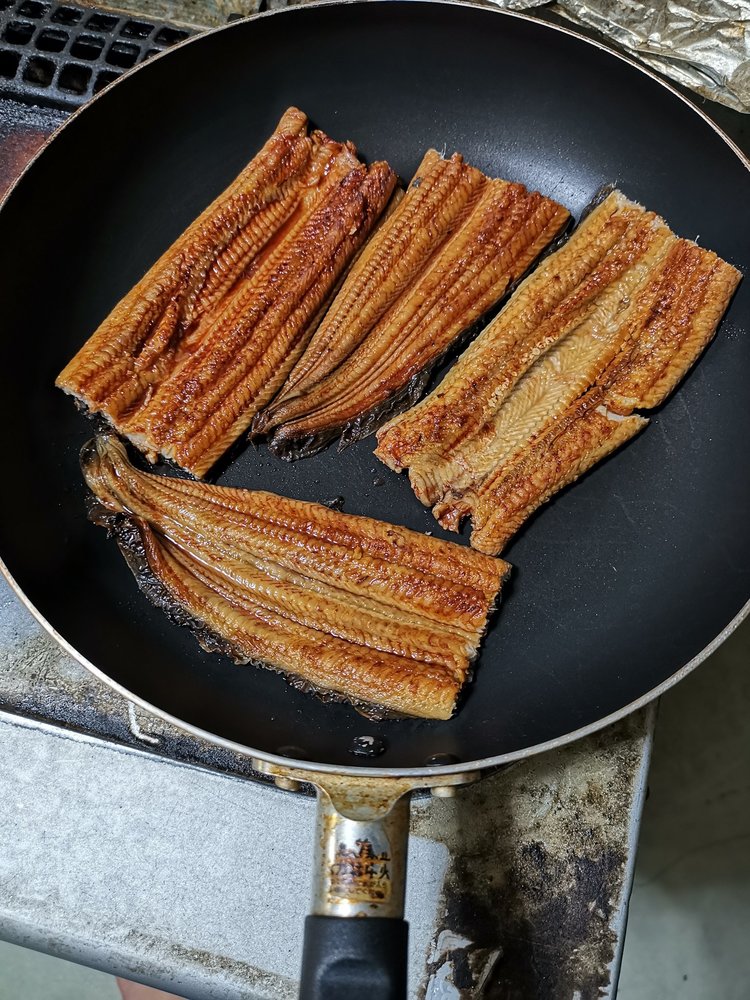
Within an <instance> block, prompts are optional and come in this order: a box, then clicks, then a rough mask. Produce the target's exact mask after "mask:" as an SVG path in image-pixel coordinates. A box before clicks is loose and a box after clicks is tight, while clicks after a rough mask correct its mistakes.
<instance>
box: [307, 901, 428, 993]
mask: <svg viewBox="0 0 750 1000" xmlns="http://www.w3.org/2000/svg"><path fill="white" fill-rule="evenodd" d="M408 941H409V925H408V924H407V922H406V921H405V920H400V919H398V918H393V917H316V916H312V917H307V919H306V920H305V943H304V948H303V952H302V981H301V983H300V994H299V995H300V1000H358V998H360V997H362V996H365V997H366V998H367V1000H406V958H407V946H408Z"/></svg>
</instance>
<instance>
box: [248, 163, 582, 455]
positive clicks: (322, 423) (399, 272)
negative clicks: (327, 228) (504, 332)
mask: <svg viewBox="0 0 750 1000" xmlns="http://www.w3.org/2000/svg"><path fill="white" fill-rule="evenodd" d="M568 218H569V216H568V212H567V211H566V209H564V208H563V207H562V206H561V205H558V204H557V202H554V201H552V200H550V199H549V198H544V197H543V196H542V195H540V194H538V193H537V192H529V191H527V190H526V188H525V187H524V186H523V185H522V184H512V183H510V182H508V181H504V180H497V179H491V178H488V177H486V176H485V175H484V174H483V173H482V172H481V171H479V170H477V169H476V168H474V167H471V166H469V165H468V164H466V163H464V161H463V158H462V157H461V156H460V155H459V154H457V153H456V154H454V155H453V156H452V157H451V158H450V159H443V158H442V157H441V156H440V155H439V154H438V153H436V152H435V151H434V150H430V151H429V152H428V153H427V154H426V155H425V157H424V159H423V161H422V164H421V165H420V167H419V169H418V171H417V174H416V176H415V177H414V179H413V180H412V182H411V184H410V185H409V188H408V190H407V192H406V195H405V196H404V198H403V199H402V200H401V202H400V203H399V205H398V206H397V208H396V209H395V210H394V211H393V213H392V214H391V216H390V217H389V218H388V219H387V220H386V222H384V223H383V225H382V226H381V227H380V229H379V230H378V232H377V233H376V234H375V235H374V236H373V237H372V239H371V240H370V242H369V243H368V245H367V247H366V248H365V250H364V252H363V253H362V255H361V256H360V258H359V259H358V261H357V262H356V263H355V264H354V266H353V267H352V268H351V270H350V272H349V274H348V275H347V277H346V280H345V281H344V283H343V286H342V288H341V290H340V291H339V292H338V294H337V296H336V298H335V300H334V302H333V304H332V305H331V307H330V308H329V310H328V312H327V313H326V315H325V317H324V318H323V320H322V321H321V323H320V325H319V326H318V328H317V330H316V332H315V334H314V335H313V337H312V339H311V340H310V343H309V344H308V346H307V348H306V350H305V352H304V353H303V354H302V356H301V358H300V359H299V361H298V362H297V364H296V365H295V367H294V369H293V370H292V372H291V374H290V376H289V378H288V379H287V382H286V384H285V385H284V386H283V387H282V389H281V392H280V393H279V395H278V396H277V398H276V399H275V400H274V401H273V403H272V404H271V405H270V406H269V407H268V408H267V409H266V410H265V411H263V412H262V413H260V414H259V415H258V417H256V419H255V422H254V425H253V430H254V431H255V432H256V433H269V432H271V433H272V434H273V436H272V438H271V442H270V446H271V448H272V450H273V451H275V452H276V453H277V454H279V455H281V456H282V457H284V458H299V457H302V456H305V455H310V454H313V453H314V452H315V451H318V450H319V449H320V448H321V447H323V446H324V445H325V444H326V443H327V442H328V441H330V440H331V439H332V438H333V437H335V436H337V435H338V434H339V433H341V432H342V431H343V434H344V440H345V441H349V440H355V439H356V438H357V437H361V436H364V435H365V434H367V433H369V432H370V431H371V430H373V429H374V427H376V426H377V425H378V423H379V422H382V420H384V419H385V418H386V417H387V416H388V414H389V413H392V412H393V411H394V410H395V409H397V408H398V407H399V406H402V405H403V404H404V402H405V401H406V402H409V401H410V402H413V401H414V398H418V396H419V394H420V393H421V390H422V388H423V384H424V382H423V380H424V378H425V377H426V375H427V374H429V371H430V370H431V368H432V366H433V365H434V364H435V363H436V362H437V360H438V359H439V358H440V357H441V356H442V355H443V354H444V353H445V352H446V350H447V349H448V348H449V347H450V345H451V344H452V343H453V342H454V341H455V340H456V338H457V337H458V336H459V335H460V334H461V333H462V332H463V331H465V330H466V329H467V328H468V327H470V326H471V324H472V323H474V322H475V321H476V320H477V319H478V318H479V317H480V316H481V315H482V314H483V313H485V312H486V311H487V310H488V309H489V308H490V307H491V306H492V305H494V304H495V303H496V302H497V301H498V300H499V299H500V298H501V297H502V296H503V294H504V293H505V292H506V291H507V289H508V287H509V286H510V285H511V284H512V283H513V282H514V281H516V280H517V279H518V278H520V277H521V275H523V274H524V273H525V272H526V271H527V270H528V268H529V267H530V265H531V264H532V262H533V261H534V260H535V259H536V257H537V256H538V255H539V253H540V252H541V251H542V250H543V249H544V248H545V247H546V246H547V245H548V244H549V243H550V241H551V240H552V239H553V238H554V237H555V236H556V235H557V234H558V233H559V232H560V230H561V229H562V228H563V227H564V226H565V224H566V223H567V221H568Z"/></svg>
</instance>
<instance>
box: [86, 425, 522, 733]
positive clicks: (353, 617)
mask: <svg viewBox="0 0 750 1000" xmlns="http://www.w3.org/2000/svg"><path fill="white" fill-rule="evenodd" d="M81 465H82V468H83V473H84V476H85V478H86V482H87V484H88V486H89V488H90V489H91V491H92V493H93V494H94V496H95V497H96V501H98V502H96V503H94V505H93V509H92V514H91V516H92V519H93V520H95V521H96V522H97V523H99V524H103V525H105V526H107V527H108V528H110V529H111V530H112V531H113V532H114V533H115V535H116V537H117V540H118V542H119V544H120V547H121V549H122V551H123V554H124V555H125V558H126V559H127V561H128V563H129V564H130V567H131V569H132V570H133V572H134V574H135V576H136V579H137V580H138V583H139V585H140V587H141V589H142V590H143V591H144V592H145V593H146V594H147V595H148V596H149V598H151V600H153V601H154V603H156V604H157V605H159V606H160V607H162V608H164V609H166V610H167V611H168V612H170V613H171V615H172V617H173V618H177V620H179V621H180V622H181V623H183V624H189V625H191V626H192V628H193V629H194V631H195V632H196V634H197V636H198V639H199V641H200V642H201V644H202V645H203V646H204V647H205V648H207V649H211V650H220V651H222V652H224V653H228V654H229V655H231V656H233V657H234V658H235V659H236V660H237V661H238V662H244V663H247V662H248V661H253V662H255V663H258V664H260V665H263V666H267V667H271V668H272V669H275V670H279V671H281V672H283V673H284V674H286V675H287V676H288V677H289V679H290V680H291V681H292V683H295V684H297V685H299V686H304V687H306V688H313V689H314V690H316V691H318V692H320V693H323V694H324V695H326V696H328V697H335V698H337V699H344V700H348V701H352V702H354V703H366V704H368V705H375V706H378V707H380V708H385V709H386V710H389V711H391V712H397V713H401V714H405V715H413V716H421V717H424V718H431V719H447V718H449V717H450V715H451V714H452V712H453V710H454V707H455V703H456V698H457V696H458V693H459V691H460V690H461V687H462V685H463V684H464V682H465V681H466V680H467V677H468V673H469V668H470V664H471V662H472V661H473V659H474V658H475V656H476V653H477V647H478V645H479V641H480V639H481V637H482V634H483V632H484V629H485V626H486V623H487V617H488V615H489V613H490V611H491V610H492V608H493V606H494V603H495V600H496V598H497V596H498V593H499V589H500V586H501V584H502V582H503V580H504V579H505V577H506V575H507V573H508V571H509V569H510V567H509V566H508V564H507V563H505V562H503V561H502V560H499V559H492V558H489V557H488V556H483V555H480V554H479V553H477V552H473V551H472V550H471V549H469V548H466V547H464V546H458V545H454V544H453V543H452V542H443V541H440V540H439V539H436V538H428V537H427V536H425V535H421V534H419V533H417V532H414V531H409V530H408V529H406V528H399V527H395V526H394V525H391V524H384V523H383V522H381V521H375V520H372V519H371V518H368V517H356V516H354V515H351V514H341V513H339V512H337V511H332V510H329V509H328V508H327V507H323V506H320V505H318V504H314V503H304V502H302V501H299V500H289V499H287V498H285V497H281V496H276V495H275V494H273V493H261V492H255V491H250V490H241V489H229V488H226V487H220V486H211V485H208V484H206V483H200V482H195V481H194V480H187V479H173V478H166V477H163V476H157V475H154V474H153V473H147V472H141V471H139V470H137V469H135V468H134V467H133V466H132V465H131V464H130V462H129V461H128V458H127V455H126V453H125V449H124V446H123V445H122V444H121V443H120V442H119V441H117V440H116V439H115V438H114V437H113V436H106V437H99V438H96V439H95V440H94V441H91V442H89V443H88V444H87V445H86V446H85V447H84V449H83V451H82V453H81Z"/></svg>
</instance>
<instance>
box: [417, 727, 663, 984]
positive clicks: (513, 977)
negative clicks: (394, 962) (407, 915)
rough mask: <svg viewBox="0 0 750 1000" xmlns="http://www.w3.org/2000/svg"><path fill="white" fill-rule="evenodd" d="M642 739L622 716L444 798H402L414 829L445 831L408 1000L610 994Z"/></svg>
mask: <svg viewBox="0 0 750 1000" xmlns="http://www.w3.org/2000/svg"><path fill="white" fill-rule="evenodd" d="M642 732H643V721H642V720H639V719H638V717H637V716H636V717H635V718H634V719H626V720H624V721H623V722H622V723H619V724H618V725H617V726H615V727H612V728H611V729H610V730H609V731H606V732H605V734H604V735H601V734H596V735H594V736H592V737H589V738H587V739H585V740H582V741H580V742H579V743H577V744H574V745H572V746H570V747H564V748H562V749H560V750H556V751H552V752H550V753H547V754H544V755H542V756H540V757H538V758H537V759H536V760H532V761H526V762H524V763H523V765H514V766H511V767H508V768H505V769H503V770H500V771H497V772H495V774H492V775H490V776H488V777H486V778H485V779H484V780H483V781H482V782H480V783H478V784H476V785H473V786H469V787H467V788H462V789H459V791H458V795H457V797H456V798H455V799H453V800H433V801H432V803H430V805H429V809H428V808H427V806H426V805H425V804H424V803H420V802H419V801H417V802H415V803H414V805H413V808H412V813H413V832H414V833H415V834H418V835H419V834H421V835H422V836H427V837H429V836H430V835H431V834H430V831H431V830H435V831H437V830H440V831H442V837H443V839H446V835H445V831H447V830H451V831H452V833H451V836H450V842H449V856H450V859H451V860H450V866H449V869H448V872H447V874H446V877H445V879H444V881H443V887H442V898H441V903H440V906H441V909H442V912H441V914H440V916H439V918H438V919H437V921H436V923H435V931H434V933H433V937H432V940H431V942H430V946H429V948H428V951H427V954H426V956H425V957H426V972H425V975H424V977H423V981H422V984H421V986H420V991H419V993H418V997H419V1000H475V998H477V997H480V996H481V997H482V998H484V1000H571V998H573V997H576V998H579V1000H599V998H601V997H603V996H609V995H611V993H610V991H611V987H612V966H613V963H614V962H615V960H616V952H617V945H618V939H619V937H620V936H621V934H622V927H621V926H619V924H620V923H621V922H622V921H623V919H624V909H625V903H624V898H623V895H624V893H626V892H627V880H626V869H627V856H628V850H629V849H630V848H632V845H629V827H628V824H629V821H630V817H631V811H630V808H629V806H630V804H631V803H632V798H633V795H634V794H635V791H636V789H635V786H636V783H637V780H638V778H637V774H638V766H637V760H638V758H639V756H640V754H641V753H642V750H643V746H642V743H641V741H640V740H639V739H638V735H639V734H642ZM613 747H614V748H615V752H614V753H613V752H612V749H613ZM607 748H609V752H607ZM478 814H481V815H482V817H483V821H482V823H481V824H479V823H476V822H475V821H474V820H473V817H474V816H476V815H478ZM488 831H492V833H491V835H489V836H488ZM433 836H436V834H433Z"/></svg>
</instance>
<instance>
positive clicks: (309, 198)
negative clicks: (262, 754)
mask: <svg viewBox="0 0 750 1000" xmlns="http://www.w3.org/2000/svg"><path fill="white" fill-rule="evenodd" d="M307 125H308V123H307V118H306V116H305V115H304V114H303V113H302V112H301V111H299V110H297V109H296V108H290V109H289V110H288V111H286V112H285V114H284V115H283V117H282V118H281V121H280V122H279V125H278V127H277V129H276V131H275V132H274V133H273V135H272V136H271V137H270V139H269V140H268V142H266V144H265V146H264V147H263V148H262V150H261V151H260V152H259V153H258V155H257V156H256V157H255V158H254V159H253V160H252V161H251V162H250V163H249V164H248V166H247V167H245V169H244V170H243V171H242V173H241V174H240V175H239V176H238V177H237V179H236V180H235V181H234V182H233V184H231V185H230V186H229V188H227V190H226V191H224V193H223V194H221V195H220V196H219V197H218V198H217V199H216V200H215V201H214V202H213V203H212V204H211V205H209V207H208V208H207V209H206V210H205V212H203V214H202V215H201V216H200V217H199V218H198V219H197V220H196V221H195V222H194V223H193V224H192V225H191V226H189V228H188V229H187V230H186V231H185V232H184V233H183V235H182V236H180V237H179V238H178V239H177V240H176V242H175V243H174V244H173V245H172V246H171V247H170V248H169V249H168V250H167V251H166V252H165V253H164V254H163V255H162V257H160V259H159V260H158V261H157V262H156V263H155V264H154V265H153V267H152V268H151V269H150V270H149V271H148V273H147V274H146V275H145V276H144V277H143V278H142V280H141V281H139V282H138V284H137V285H136V286H135V287H134V288H133V289H132V290H131V291H130V292H129V293H128V294H127V295H126V296H125V297H124V298H123V299H122V301H121V302H120V303H119V304H118V305H117V306H116V307H115V308H114V310H113V311H112V313H110V315H109V316H108V317H107V318H106V319H105V320H104V322H103V323H102V324H101V326H100V327H99V328H98V330H97V331H96V332H95V333H94V334H93V335H92V336H91V338H90V339H89V340H88V341H87V342H86V344H84V346H83V347H82V348H81V350H80V351H79V352H78V354H76V356H75V357H74V358H73V359H72V361H71V362H70V363H69V364H68V365H67V367H66V368H65V369H64V370H63V371H62V373H61V374H60V375H59V377H58V379H57V385H58V386H59V387H60V388H62V389H64V390H65V391H66V392H68V393H71V394H72V395H73V396H75V397H76V398H77V399H78V400H79V401H80V402H81V403H83V404H84V405H85V406H86V407H87V408H88V410H89V411H91V412H95V413H102V414H103V415H104V416H105V417H106V418H107V420H108V421H109V422H110V423H111V424H112V426H113V427H114V428H116V430H118V431H119V432H120V433H121V434H123V435H125V436H126V437H128V438H129V439H130V440H131V441H132V442H133V443H134V444H135V445H136V446H137V447H138V448H140V449H141V450H142V451H144V452H145V453H146V454H147V455H148V456H149V457H150V458H152V459H155V458H156V457H157V456H158V455H162V456H163V457H165V458H167V459H169V460H171V461H172V462H174V463H176V464H177V465H179V466H181V467H182V468H184V469H186V470H188V471H189V472H191V473H193V474H194V475H196V476H201V475H204V474H205V473H206V472H207V471H208V469H209V468H210V467H211V466H212V465H213V464H214V462H215V461H216V460H217V459H218V458H219V456H220V455H221V454H222V453H223V452H224V451H225V450H226V449H227V448H228V447H229V445H230V444H231V443H232V442H233V441H234V440H235V439H236V438H237V437H238V436H239V435H240V434H242V433H243V431H244V430H245V429H246V428H247V427H248V426H249V425H250V422H251V421H252V419H253V416H254V415H255V413H257V412H258V410H260V409H262V408H263V407H264V406H265V405H266V403H268V402H269V401H270V400H271V399H272V398H273V396H274V395H275V394H276V392H277V391H278V389H279V387H280V386H281V384H282V383H283V382H284V380H285V378H286V376H287V374H288V373H289V371H290V370H291V369H292V367H293V366H294V364H295V362H296V361H297V359H298V358H299V356H300V354H301V353H302V351H303V350H304V347H305V345H306V343H307V341H308V340H309V338H310V336H311V335H312V333H313V330H314V328H315V324H316V321H317V320H318V319H319V317H320V313H321V311H322V309H323V307H324V306H325V304H326V302H327V300H328V299H329V297H330V294H331V292H332V291H333V290H334V288H335V285H336V283H337V281H338V280H339V278H340V276H341V275H342V273H343V272H344V270H345V268H346V266H347V265H348V263H349V262H350V260H351V259H352V257H353V255H354V254H355V252H356V251H357V250H358V248H359V247H360V246H361V245H362V243H363V242H364V240H365V239H366V237H367V235H368V233H369V232H370V230H371V228H372V226H373V224H374V223H375V221H376V220H377V218H378V216H379V215H380V214H381V212H382V211H383V209H384V207H385V206H386V204H387V202H388V200H389V198H390V197H391V194H392V193H393V190H394V188H395V185H396V176H395V174H394V173H393V171H392V170H391V169H390V167H389V166H388V164H387V163H383V162H380V163H374V164H373V165H372V166H370V167H369V168H368V167H366V166H365V165H364V164H362V163H360V162H359V160H358V159H357V156H356V150H355V149H354V147H353V146H352V145H351V144H350V143H340V142H335V141H334V140H333V139H330V138H329V137H328V136H327V135H325V134H324V133H323V132H319V131H315V132H312V133H311V134H310V135H308V134H307Z"/></svg>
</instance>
